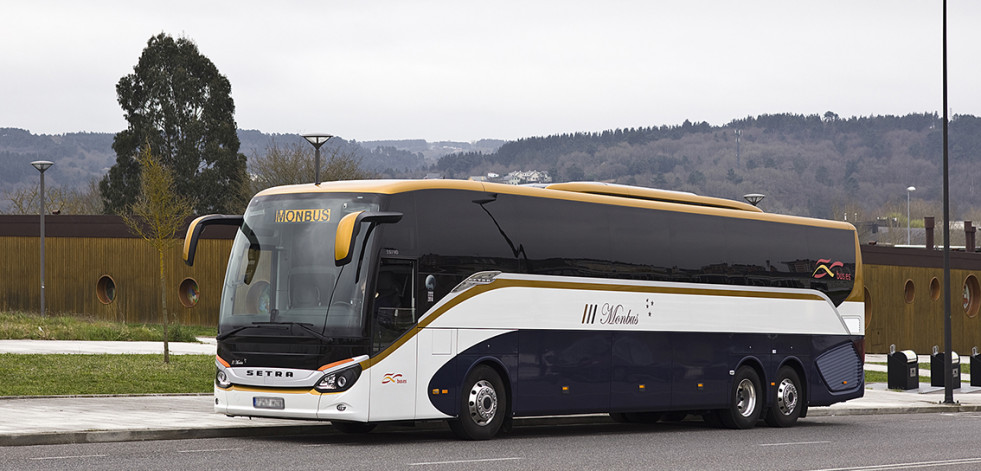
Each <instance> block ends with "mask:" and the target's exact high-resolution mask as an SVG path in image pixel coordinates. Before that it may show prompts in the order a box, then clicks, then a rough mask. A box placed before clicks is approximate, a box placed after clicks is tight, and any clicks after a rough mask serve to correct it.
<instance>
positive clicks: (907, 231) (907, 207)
mask: <svg viewBox="0 0 981 471" xmlns="http://www.w3.org/2000/svg"><path fill="white" fill-rule="evenodd" d="M912 191H916V187H915V186H911V187H909V188H907V189H906V245H909V244H910V241H909V239H910V237H909V232H910V230H909V194H910V192H912Z"/></svg>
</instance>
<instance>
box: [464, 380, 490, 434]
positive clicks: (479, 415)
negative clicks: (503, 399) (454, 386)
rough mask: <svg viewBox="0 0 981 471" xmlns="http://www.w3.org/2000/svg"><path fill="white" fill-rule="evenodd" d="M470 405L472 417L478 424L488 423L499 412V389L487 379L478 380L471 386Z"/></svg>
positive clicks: (468, 402)
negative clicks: (496, 389) (495, 389)
mask: <svg viewBox="0 0 981 471" xmlns="http://www.w3.org/2000/svg"><path fill="white" fill-rule="evenodd" d="M467 404H468V405H469V406H470V418H471V419H473V421H474V423H475V424H477V425H481V426H484V425H487V424H488V423H489V422H490V421H491V420H493V419H494V415H495V414H496V413H497V391H494V386H493V385H491V383H490V382H489V381H487V380H484V379H482V380H480V381H477V383H476V384H474V385H473V387H472V388H470V398H469V399H468V400H467Z"/></svg>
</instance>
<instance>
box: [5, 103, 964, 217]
mask: <svg viewBox="0 0 981 471" xmlns="http://www.w3.org/2000/svg"><path fill="white" fill-rule="evenodd" d="M941 128H942V123H941V119H940V117H939V116H937V115H936V114H910V115H906V116H872V117H852V118H847V119H843V118H840V117H838V116H837V115H835V114H834V113H831V112H828V113H825V114H824V115H823V116H819V115H794V114H775V115H762V116H757V117H747V118H744V119H737V120H733V121H732V122H730V123H728V124H726V125H723V126H710V125H708V124H706V123H691V122H688V121H686V122H685V123H683V124H681V125H676V126H659V127H646V128H644V127H642V128H631V129H617V130H608V131H603V132H580V133H574V134H562V135H554V136H547V137H529V138H525V139H519V140H517V141H512V142H506V143H503V145H501V144H502V143H501V141H493V140H485V141H478V142H476V143H459V142H444V143H430V142H426V141H424V140H405V141H373V142H364V143H360V142H356V141H353V140H352V141H346V140H344V139H341V138H334V139H331V141H330V143H329V145H328V146H325V147H324V150H325V151H328V152H333V151H335V150H336V151H337V152H339V153H341V154H345V155H348V156H354V157H356V158H360V162H361V165H362V167H363V168H365V169H366V170H368V171H370V172H372V173H374V174H375V175H377V176H379V177H385V178H402V177H414V178H421V177H424V176H426V175H428V174H434V173H435V174H439V175H441V176H443V177H445V178H469V177H471V176H481V175H486V174H488V173H496V174H499V175H506V174H507V173H509V172H512V171H528V170H543V171H547V172H549V174H550V175H551V176H552V179H553V181H575V180H600V181H610V182H616V183H623V184H631V185H640V186H648V187H657V188H664V189H669V190H681V191H691V192H695V193H699V194H704V195H710V196H719V197H724V198H733V199H741V198H742V195H744V194H747V193H763V194H765V195H766V199H765V200H764V201H763V203H762V204H761V206H762V207H763V208H764V209H765V210H766V211H769V212H782V213H789V214H797V215H806V216H815V217H824V218H831V217H833V218H836V219H843V218H845V214H846V213H847V214H848V220H850V221H854V220H856V219H857V220H862V221H869V220H874V219H875V218H880V217H886V218H899V221H901V222H903V221H905V212H906V196H907V191H906V188H907V187H909V186H914V187H916V190H915V191H914V192H912V193H911V197H912V203H911V206H912V208H913V209H912V212H913V220H914V226H915V225H916V221H918V220H919V218H921V217H922V216H924V215H933V216H937V217H938V219H939V217H940V216H941V210H940V207H941V194H942V186H941V185H942V173H941V170H942V160H941V159H942V150H943V149H942V140H941V139H942V134H941ZM239 138H240V140H241V143H242V146H241V152H242V153H244V154H245V155H246V156H247V157H253V156H255V155H260V154H262V153H263V152H264V151H265V149H266V148H267V147H268V146H269V145H270V144H271V143H274V142H275V143H279V144H288V143H291V142H294V141H296V140H299V139H301V138H300V137H299V136H297V135H295V134H265V133H262V132H260V131H250V130H240V131H239ZM112 139H113V135H112V134H108V133H102V134H99V133H72V134H65V135H57V136H50V135H34V134H31V133H30V132H28V131H25V130H20V129H12V128H2V129H0V185H2V188H4V190H5V191H9V190H10V189H13V188H19V187H23V186H26V185H36V182H37V171H36V170H34V168H33V167H31V166H30V165H29V162H30V161H32V160H38V159H45V160H53V161H55V162H56V165H55V166H54V167H52V168H51V170H49V171H48V172H47V173H46V174H45V175H46V178H47V180H46V181H47V182H48V184H49V185H52V186H58V185H63V186H70V187H78V186H82V185H85V184H86V183H87V182H88V181H90V180H92V179H98V178H101V177H102V176H103V175H104V174H105V172H106V170H107V169H108V168H109V167H110V166H111V165H112V164H113V162H114V161H115V155H114V154H113V152H112V148H111V146H112ZM300 142H302V141H300ZM950 144H951V146H950V182H951V202H952V211H953V217H954V218H955V219H970V220H974V221H978V220H981V194H979V191H978V190H977V185H978V181H977V180H978V178H979V177H981V169H979V168H978V167H979V164H981V159H979V156H981V119H979V118H977V117H974V116H970V115H959V116H955V117H954V118H953V119H952V120H951V123H950ZM498 146H499V148H498ZM461 149H463V150H470V151H468V152H456V153H452V154H449V155H445V156H443V157H441V158H438V160H437V159H436V156H437V155H440V154H441V153H442V152H444V151H452V150H461ZM495 149H496V151H494V150H495ZM2 209H3V207H2V204H0V210H2ZM900 225H905V224H900Z"/></svg>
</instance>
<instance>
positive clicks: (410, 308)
mask: <svg viewBox="0 0 981 471" xmlns="http://www.w3.org/2000/svg"><path fill="white" fill-rule="evenodd" d="M413 272H414V270H413V264H412V262H409V261H403V260H383V261H382V263H381V267H380V268H379V270H378V278H377V279H376V280H375V294H374V306H373V309H372V319H373V321H372V324H373V325H372V327H373V329H372V330H373V333H372V337H373V339H372V340H373V341H372V346H373V352H374V353H377V352H380V351H382V350H384V349H385V348H386V347H388V346H389V345H391V344H392V342H394V341H395V340H396V339H398V338H399V337H400V336H402V334H404V333H405V332H406V331H407V330H409V329H410V328H411V327H412V326H413V325H415V322H416V318H415V303H414V299H413V292H414V287H413V286H412V280H413V276H412V274H413Z"/></svg>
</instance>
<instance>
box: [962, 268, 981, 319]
mask: <svg viewBox="0 0 981 471" xmlns="http://www.w3.org/2000/svg"><path fill="white" fill-rule="evenodd" d="M979 307H981V285H979V284H978V279H977V277H975V276H974V275H968V276H967V279H966V280H964V313H965V314H967V317H975V316H977V315H978V308H979Z"/></svg>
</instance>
